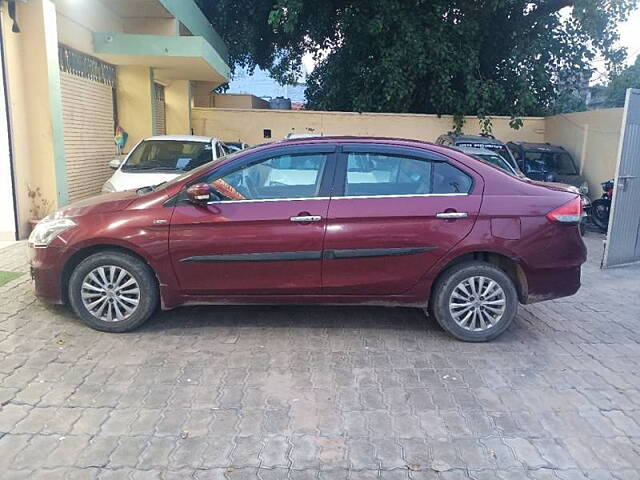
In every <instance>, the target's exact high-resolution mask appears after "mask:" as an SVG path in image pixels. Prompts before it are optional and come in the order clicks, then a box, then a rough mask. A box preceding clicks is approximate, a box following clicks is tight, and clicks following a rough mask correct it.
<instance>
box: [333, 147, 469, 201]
mask: <svg viewBox="0 0 640 480" xmlns="http://www.w3.org/2000/svg"><path fill="white" fill-rule="evenodd" d="M472 183H473V182H472V180H471V177H469V176H468V175H467V174H465V173H464V172H462V171H461V170H459V169H457V168H456V167H454V166H452V165H449V164H448V163H446V162H432V161H429V160H426V159H418V158H411V157H403V156H398V155H386V154H381V153H360V152H354V153H349V154H348V156H347V172H346V182H345V192H344V193H345V196H348V197H364V196H399V195H425V194H432V193H434V194H444V193H469V191H470V190H471V186H472Z"/></svg>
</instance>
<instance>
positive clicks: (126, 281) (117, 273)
mask: <svg viewBox="0 0 640 480" xmlns="http://www.w3.org/2000/svg"><path fill="white" fill-rule="evenodd" d="M69 301H70V303H71V306H72V307H73V310H74V311H75V312H76V314H77V315H78V316H79V317H80V318H81V319H82V321H84V322H85V323H86V324H87V325H89V326H90V327H92V328H94V329H96V330H101V331H104V332H126V331H128V330H132V329H134V328H136V327H138V326H140V325H141V324H142V323H144V322H145V321H146V320H147V319H148V318H149V317H150V316H151V314H152V313H153V312H154V311H155V309H156V308H157V306H158V287H157V283H156V280H155V276H154V274H153V272H152V271H151V269H150V268H149V267H148V266H147V265H146V264H145V263H144V262H143V261H141V260H140V259H138V258H136V257H134V256H132V255H128V254H126V253H121V252H100V253H96V254H94V255H91V256H89V257H87V258H85V259H84V260H83V261H82V262H80V263H79V264H78V266H76V268H75V269H74V270H73V272H72V273H71V277H70V279H69Z"/></svg>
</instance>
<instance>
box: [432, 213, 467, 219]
mask: <svg viewBox="0 0 640 480" xmlns="http://www.w3.org/2000/svg"><path fill="white" fill-rule="evenodd" d="M468 216H469V214H468V213H467V212H440V213H436V217H438V218H466V217H468Z"/></svg>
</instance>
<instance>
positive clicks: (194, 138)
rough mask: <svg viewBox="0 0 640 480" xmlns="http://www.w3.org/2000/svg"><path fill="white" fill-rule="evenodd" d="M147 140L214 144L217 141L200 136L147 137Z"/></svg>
mask: <svg viewBox="0 0 640 480" xmlns="http://www.w3.org/2000/svg"><path fill="white" fill-rule="evenodd" d="M145 140H173V141H178V142H212V141H213V140H217V139H216V138H214V137H204V136H198V135H154V136H153V137H147V138H145Z"/></svg>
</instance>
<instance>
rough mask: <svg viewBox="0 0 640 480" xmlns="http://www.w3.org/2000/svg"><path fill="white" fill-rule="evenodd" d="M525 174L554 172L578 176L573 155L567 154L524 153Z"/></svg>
mask: <svg viewBox="0 0 640 480" xmlns="http://www.w3.org/2000/svg"><path fill="white" fill-rule="evenodd" d="M524 172H525V173H547V172H553V173H557V174H558V175H577V174H578V172H577V171H576V167H575V165H574V164H573V159H572V158H571V155H569V154H568V153H565V152H545V151H535V150H534V151H528V152H525V153H524Z"/></svg>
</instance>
